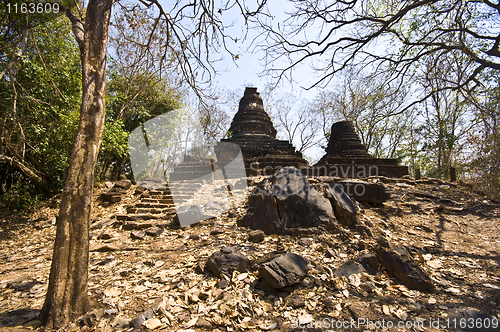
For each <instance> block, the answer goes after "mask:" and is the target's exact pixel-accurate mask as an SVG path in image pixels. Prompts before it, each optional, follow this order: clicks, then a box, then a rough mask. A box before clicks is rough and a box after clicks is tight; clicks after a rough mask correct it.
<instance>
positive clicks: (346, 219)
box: [325, 183, 358, 227]
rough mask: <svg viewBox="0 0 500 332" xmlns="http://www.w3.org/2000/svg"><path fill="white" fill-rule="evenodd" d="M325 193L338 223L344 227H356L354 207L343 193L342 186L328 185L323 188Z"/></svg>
mask: <svg viewBox="0 0 500 332" xmlns="http://www.w3.org/2000/svg"><path fill="white" fill-rule="evenodd" d="M325 193H326V197H327V198H328V199H329V200H330V203H331V204H332V207H333V211H334V212H335V217H336V218H337V220H338V222H339V223H340V224H342V225H344V226H346V227H354V226H356V225H357V224H358V217H357V212H356V205H354V203H353V202H352V200H351V198H350V197H349V196H348V195H347V194H346V193H345V192H344V190H343V189H342V186H340V185H338V184H336V183H330V184H329V185H328V187H326V188H325Z"/></svg>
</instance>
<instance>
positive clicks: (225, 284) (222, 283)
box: [217, 279, 231, 289]
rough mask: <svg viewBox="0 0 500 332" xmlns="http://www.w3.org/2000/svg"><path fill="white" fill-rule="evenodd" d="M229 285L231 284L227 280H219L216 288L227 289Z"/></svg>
mask: <svg viewBox="0 0 500 332" xmlns="http://www.w3.org/2000/svg"><path fill="white" fill-rule="evenodd" d="M230 284H231V282H230V281H229V280H227V279H221V280H219V282H218V283H217V288H220V289H224V288H227V287H228V286H229V285H230Z"/></svg>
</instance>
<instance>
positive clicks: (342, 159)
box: [310, 121, 408, 178]
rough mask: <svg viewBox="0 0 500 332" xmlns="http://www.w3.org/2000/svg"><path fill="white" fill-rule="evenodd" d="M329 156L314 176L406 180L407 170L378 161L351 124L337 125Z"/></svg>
mask: <svg viewBox="0 0 500 332" xmlns="http://www.w3.org/2000/svg"><path fill="white" fill-rule="evenodd" d="M330 132H331V135H330V140H329V142H328V146H327V148H326V155H324V156H323V158H321V160H320V161H319V162H317V163H316V164H315V165H314V166H313V167H311V169H310V171H311V173H312V174H310V175H315V176H318V175H321V176H325V175H327V176H336V177H342V178H364V177H369V176H387V177H396V178H398V177H402V176H404V175H407V174H408V167H407V166H399V165H398V161H397V159H381V158H374V157H373V156H371V155H370V154H369V153H368V152H367V151H366V147H365V146H364V145H363V143H361V140H360V139H359V137H358V135H357V134H356V132H355V130H354V126H353V124H352V122H350V121H341V122H337V123H334V124H333V125H332V127H331V131H330Z"/></svg>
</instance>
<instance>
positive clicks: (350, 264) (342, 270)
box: [334, 260, 365, 279]
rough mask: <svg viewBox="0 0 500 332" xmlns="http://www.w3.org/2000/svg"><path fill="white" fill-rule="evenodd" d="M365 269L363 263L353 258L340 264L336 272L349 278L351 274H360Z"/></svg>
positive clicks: (339, 275)
mask: <svg viewBox="0 0 500 332" xmlns="http://www.w3.org/2000/svg"><path fill="white" fill-rule="evenodd" d="M364 271H365V269H364V268H363V266H362V265H361V264H359V263H358V262H355V261H353V260H348V261H347V262H345V263H344V264H342V265H340V266H339V267H338V268H337V269H336V270H335V272H334V274H335V275H336V276H337V277H339V278H340V277H342V276H344V277H346V278H348V279H349V277H350V276H351V275H359V274H361V273H363V272H364Z"/></svg>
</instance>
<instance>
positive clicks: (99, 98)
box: [40, 0, 113, 328]
mask: <svg viewBox="0 0 500 332" xmlns="http://www.w3.org/2000/svg"><path fill="white" fill-rule="evenodd" d="M112 3H113V0H90V1H89V3H88V7H87V15H86V18H85V27H84V29H83V32H84V33H83V35H82V28H83V27H82V24H81V22H80V21H79V20H78V19H77V18H76V17H74V15H73V14H72V13H71V12H69V10H68V11H67V12H66V14H67V16H68V17H69V18H70V20H71V21H72V23H73V31H74V32H75V37H76V39H77V41H78V43H79V46H80V51H81V59H82V84H83V91H82V93H83V95H82V105H81V108H80V112H81V114H80V126H79V128H78V133H77V137H76V141H75V144H74V146H73V150H72V152H71V160H70V166H69V170H68V178H67V180H66V184H65V186H64V192H63V195H62V200H61V210H60V212H59V218H58V220H57V231H56V240H55V245H54V254H53V257H52V266H51V270H50V277H49V287H48V290H47V295H46V298H45V303H44V305H43V308H42V311H41V313H40V318H41V321H42V322H43V323H44V324H45V325H46V326H47V327H48V328H59V327H62V326H64V325H66V324H67V323H69V322H71V321H72V320H74V319H75V318H77V317H78V316H80V315H82V314H84V313H85V312H86V311H87V310H88V309H89V308H88V294H87V291H88V289H87V279H88V261H89V223H90V215H91V211H92V189H93V180H94V167H95V163H96V159H97V154H98V151H99V145H100V143H101V138H102V132H103V128H104V113H105V109H104V105H105V99H104V94H105V70H106V46H107V41H108V29H109V19H110V14H111V5H112ZM82 36H83V39H82Z"/></svg>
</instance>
